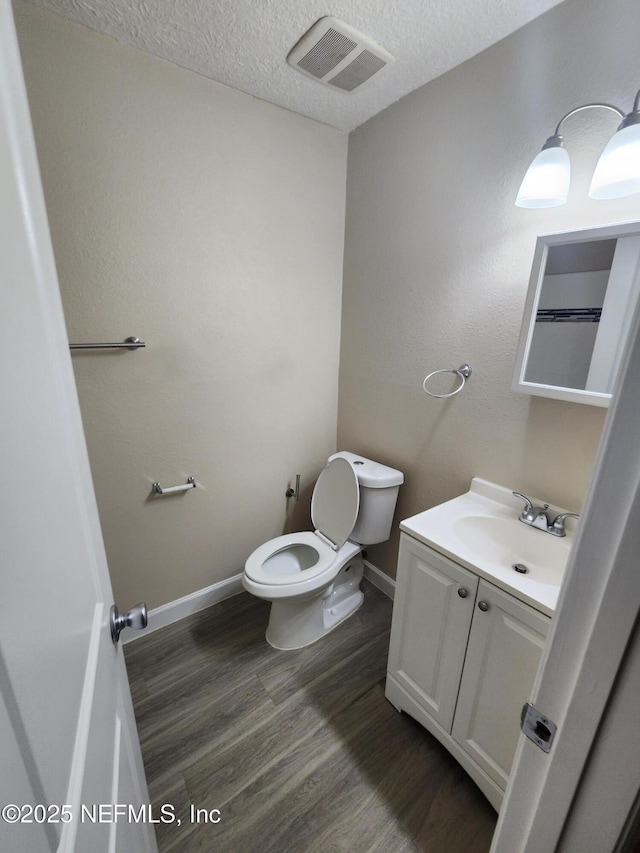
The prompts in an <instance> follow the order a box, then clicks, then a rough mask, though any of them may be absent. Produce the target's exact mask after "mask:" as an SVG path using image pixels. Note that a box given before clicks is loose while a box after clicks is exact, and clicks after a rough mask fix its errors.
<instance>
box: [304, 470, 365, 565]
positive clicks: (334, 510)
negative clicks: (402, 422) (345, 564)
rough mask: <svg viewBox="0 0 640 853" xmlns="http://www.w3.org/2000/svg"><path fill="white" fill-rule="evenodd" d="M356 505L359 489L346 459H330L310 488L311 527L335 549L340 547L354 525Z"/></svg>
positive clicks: (358, 498)
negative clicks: (313, 485) (311, 490)
mask: <svg viewBox="0 0 640 853" xmlns="http://www.w3.org/2000/svg"><path fill="white" fill-rule="evenodd" d="M359 508H360V488H359V486H358V478H357V476H356V473H355V471H354V470H353V468H352V467H351V465H350V464H349V462H347V460H346V459H343V458H342V457H339V458H337V459H332V460H331V462H329V464H328V465H327V467H326V468H325V469H324V471H323V472H322V473H321V474H320V476H319V477H318V482H317V483H316V485H315V488H314V490H313V497H312V498H311V520H312V521H313V524H314V527H315V528H316V530H318V531H319V532H320V533H322V535H323V536H326V538H327V539H329V540H330V541H331V542H333V544H334V545H335V546H336V548H342V546H343V545H344V543H345V542H346V541H347V539H348V538H349V536H350V535H351V531H352V530H353V528H354V526H355V523H356V519H357V518H358V510H359Z"/></svg>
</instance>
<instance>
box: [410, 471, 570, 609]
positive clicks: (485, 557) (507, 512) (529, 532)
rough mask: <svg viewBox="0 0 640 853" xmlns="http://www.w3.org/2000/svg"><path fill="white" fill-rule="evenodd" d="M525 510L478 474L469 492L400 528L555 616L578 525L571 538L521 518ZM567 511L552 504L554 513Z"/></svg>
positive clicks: (418, 516)
mask: <svg viewBox="0 0 640 853" xmlns="http://www.w3.org/2000/svg"><path fill="white" fill-rule="evenodd" d="M521 511H522V501H521V500H520V499H519V498H514V496H513V494H512V492H511V490H510V489H506V488H504V487H503V486H498V485H496V484H494V483H490V482H488V481H487V480H482V479H481V478H479V477H474V478H473V480H472V481H471V487H470V489H469V491H468V492H466V494H464V495H460V497H457V498H454V499H453V500H450V501H447V502H446V503H443V504H440V505H439V506H436V507H433V509H429V510H426V512H422V513H419V514H418V515H415V516H413V517H412V518H408V519H406V520H405V521H402V522H401V523H400V529H401V530H403V531H404V532H405V533H409V534H410V535H411V536H414V537H415V538H417V539H419V540H421V541H422V542H424V543H425V544H426V545H429V546H430V547H432V548H434V549H435V550H436V551H439V552H440V553H441V554H444V555H445V556H447V557H449V558H450V559H452V560H455V561H456V562H457V563H458V564H460V565H462V566H465V567H466V568H468V569H470V570H471V571H473V572H475V574H477V575H479V576H480V577H483V578H486V579H487V580H488V581H490V582H491V583H494V584H495V585H496V586H499V587H500V588H501V589H504V590H505V591H507V592H510V593H511V594H513V595H515V596H516V597H518V598H519V599H520V600H521V601H525V602H527V603H529V604H531V605H532V606H533V607H535V608H537V609H538V610H540V611H542V612H543V613H546V614H547V615H549V616H552V615H553V613H554V611H555V607H556V604H557V600H558V594H559V592H560V585H561V583H562V579H563V577H564V572H565V569H566V566H567V562H568V560H569V555H570V553H571V546H572V544H573V530H574V525H573V523H572V524H571V529H570V528H569V526H567V535H566V536H564V537H559V536H552V535H551V534H549V533H545V532H544V531H542V530H538V529H536V528H534V527H531V526H528V525H526V524H524V523H523V522H521V521H519V516H520V512H521ZM563 511H564V510H563V509H562V508H560V507H550V508H549V513H550V515H551V516H552V517H553V516H554V515H555V514H558V513H560V512H563Z"/></svg>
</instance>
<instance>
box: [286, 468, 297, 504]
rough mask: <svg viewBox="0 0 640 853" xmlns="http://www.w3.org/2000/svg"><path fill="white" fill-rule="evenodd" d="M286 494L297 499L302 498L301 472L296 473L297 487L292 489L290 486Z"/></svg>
mask: <svg viewBox="0 0 640 853" xmlns="http://www.w3.org/2000/svg"><path fill="white" fill-rule="evenodd" d="M285 495H286V496H287V497H288V498H295V499H296V500H297V501H299V500H300V474H296V487H295V489H292V488H291V487H289V488H288V489H287V491H286V492H285Z"/></svg>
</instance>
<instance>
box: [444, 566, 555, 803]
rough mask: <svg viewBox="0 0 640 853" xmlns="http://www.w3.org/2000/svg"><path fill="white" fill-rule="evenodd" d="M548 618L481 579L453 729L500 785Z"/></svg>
mask: <svg viewBox="0 0 640 853" xmlns="http://www.w3.org/2000/svg"><path fill="white" fill-rule="evenodd" d="M550 621H551V620H550V619H549V618H548V617H547V616H543V615H542V613H538V611H537V610H534V609H533V608H532V607H529V606H528V605H526V604H523V603H522V602H520V601H517V600H516V599H515V598H513V597H512V596H511V595H507V594H506V593H504V592H502V590H500V589H498V588H497V587H495V586H493V585H492V584H489V583H487V582H486V581H480V585H479V587H478V597H477V601H476V603H475V607H474V615H473V623H472V625H471V633H470V635H469V646H468V649H467V655H466V658H465V664H464V670H463V673H462V681H461V683H460V693H459V696H458V704H457V707H456V715H455V720H454V724H453V731H452V735H453V738H454V740H455V741H456V742H457V743H458V744H459V745H460V746H461V747H462V749H464V751H465V752H466V753H467V754H468V755H470V756H471V758H473V760H474V761H475V762H476V763H477V764H478V765H479V766H480V767H481V768H482V769H483V770H484V771H485V773H487V774H488V775H489V776H490V777H491V778H492V779H493V780H494V782H496V783H497V784H498V785H499V786H500V788H502V789H503V790H504V789H505V788H506V785H507V780H508V777H509V771H510V769H511V763H512V761H513V756H514V754H515V751H516V746H517V743H518V737H519V734H520V712H521V710H522V706H523V705H524V703H525V702H527V701H528V700H529V698H530V697H531V688H532V686H533V682H534V679H535V676H536V671H537V669H538V664H539V663H540V658H541V655H542V649H543V647H544V642H545V637H546V635H547V630H548V627H549V623H550Z"/></svg>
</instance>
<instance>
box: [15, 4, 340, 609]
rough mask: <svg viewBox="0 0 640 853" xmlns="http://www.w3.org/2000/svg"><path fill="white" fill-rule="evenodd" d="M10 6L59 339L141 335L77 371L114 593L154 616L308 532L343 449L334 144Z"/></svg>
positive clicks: (230, 95)
mask: <svg viewBox="0 0 640 853" xmlns="http://www.w3.org/2000/svg"><path fill="white" fill-rule="evenodd" d="M15 11H16V19H17V20H16V24H17V28H18V35H19V39H20V47H21V51H22V55H23V62H24V67H25V76H26V81H27V88H28V93H29V98H30V104H31V110H32V117H33V123H34V129H35V135H36V141H37V146H38V154H39V158H40V165H41V170H42V178H43V183H44V189H45V196H46V201H47V208H48V212H49V218H50V223H51V231H52V237H53V244H54V250H55V255H56V262H57V266H58V274H59V278H60V284H61V289H62V296H63V302H64V306H65V314H66V319H67V326H68V331H69V337H70V340H75V341H94V340H95V341H101V340H123V339H124V338H125V337H126V336H128V335H131V334H135V335H138V336H139V337H140V338H142V339H143V340H145V341H146V342H147V348H146V349H144V350H139V351H137V352H133V353H131V352H122V353H118V352H115V353H113V352H111V353H82V354H75V355H74V356H73V362H74V367H75V371H76V379H77V384H78V390H79V396H80V403H81V407H82V414H83V420H84V425H85V431H86V435H87V441H88V446H89V455H90V459H91V466H92V471H93V475H94V481H95V487H96V493H97V497H98V505H99V509H100V517H101V521H102V526H103V531H104V537H105V542H106V549H107V555H108V559H109V564H110V567H111V574H112V580H113V585H114V592H115V596H116V600H117V602H118V604H119V606H120V608H121V609H122V608H127V607H129V606H130V605H132V604H133V603H134V602H135V601H138V600H141V599H144V600H146V602H147V604H148V605H149V606H150V607H155V606H157V605H159V604H162V603H164V602H168V601H171V600H173V599H176V598H179V597H180V596H183V595H186V594H188V593H190V592H192V591H194V590H197V589H200V588H202V587H205V586H208V585H209V584H212V583H214V582H216V581H218V580H221V579H224V578H227V577H230V576H231V575H234V574H236V573H237V572H239V571H241V570H242V568H243V565H244V561H245V559H246V557H247V555H248V554H249V553H250V552H251V550H252V549H253V548H255V547H256V546H257V545H258V544H260V543H262V542H264V541H265V540H267V539H269V538H270V537H272V536H275V535H278V534H280V533H282V532H283V530H284V529H286V528H287V527H289V526H301V527H304V526H305V524H306V519H307V512H308V493H309V489H310V488H311V485H312V483H313V480H314V479H315V477H316V476H317V474H318V472H319V470H320V468H321V467H322V465H323V464H324V462H325V460H326V457H327V455H328V454H329V453H331V452H333V451H334V450H335V449H336V419H337V384H338V380H337V377H338V355H339V337H340V304H341V287H342V259H343V239H344V195H345V180H346V178H345V170H346V152H347V137H346V135H345V134H344V133H341V132H339V131H336V130H333V129H331V128H328V127H326V126H324V125H321V124H319V123H317V122H314V121H311V120H309V119H306V118H302V117H299V116H296V115H294V114H292V113H290V112H287V111H285V110H282V109H279V108H278V107H274V106H271V105H269V104H267V103H264V102H262V101H259V100H257V99H254V98H251V97H249V96H247V95H244V94H241V93H239V92H236V91H233V90H231V89H229V88H227V87H225V86H221V85H217V84H216V83H213V82H211V81H209V80H206V79H204V78H201V77H198V76H197V75H194V74H191V73H189V72H186V71H183V70H181V69H179V68H176V67H173V66H171V65H169V64H167V63H165V62H161V61H159V60H156V59H153V58H152V57H150V56H148V55H146V54H144V53H142V52H140V51H137V50H134V49H132V48H129V47H126V46H123V45H120V44H118V43H116V42H115V41H112V40H110V39H108V38H105V37H102V36H100V35H97V34H95V33H93V32H90V31H88V30H86V29H83V28H81V27H79V26H76V25H74V24H70V23H68V22H66V21H64V20H62V19H59V18H56V17H54V16H52V15H50V14H48V13H45V12H42V11H38V10H34V9H33V8H30V7H26V6H23V5H19V4H18V5H17V6H16V9H15ZM296 472H300V473H302V475H303V485H304V486H305V487H306V490H307V493H306V498H307V500H306V501H305V502H302V503H301V504H300V506H299V507H297V508H296V509H295V510H294V508H293V507H291V506H290V507H289V509H290V511H291V512H294V511H295V512H296V513H297V515H296V516H295V517H292V516H291V515H290V516H287V502H286V500H285V496H284V493H285V491H286V489H287V487H288V485H289V481H290V479H291V478H293V476H294V475H295V473H296ZM188 474H194V475H195V477H196V479H197V481H198V488H197V490H196V491H194V492H189V493H188V494H186V495H184V496H176V497H170V498H163V499H150V498H149V493H150V488H151V483H152V482H153V481H154V480H159V481H160V482H161V483H162V484H164V485H174V484H178V483H181V482H185V481H186V477H187V475H188ZM51 493H52V496H53V497H52V499H55V484H54V485H53V487H52V489H51Z"/></svg>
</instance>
